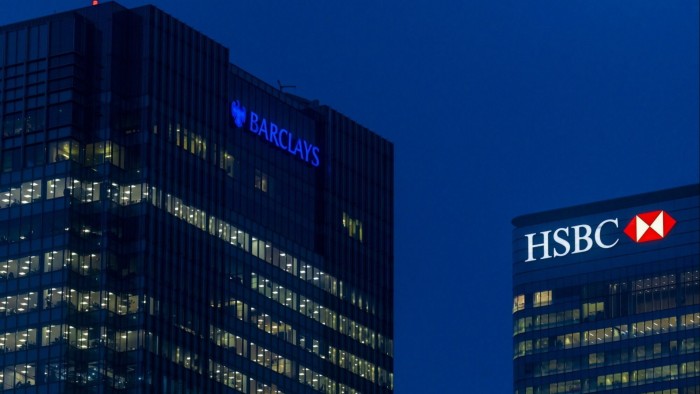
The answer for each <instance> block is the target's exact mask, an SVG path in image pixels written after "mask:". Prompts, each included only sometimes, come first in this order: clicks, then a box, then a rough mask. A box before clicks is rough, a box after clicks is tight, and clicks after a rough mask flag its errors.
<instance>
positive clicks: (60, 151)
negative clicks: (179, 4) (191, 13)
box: [0, 3, 394, 394]
mask: <svg viewBox="0 0 700 394" xmlns="http://www.w3.org/2000/svg"><path fill="white" fill-rule="evenodd" d="M0 109H1V110H0V130H1V133H0V141H1V144H2V150H1V155H0V165H1V166H2V170H1V172H0V389H1V390H8V392H21V393H64V392H66V393H68V392H85V393H151V392H160V393H229V392H243V393H306V392H321V393H337V394H341V393H391V392H393V335H394V331H393V330H394V325H393V321H394V316H393V288H394V283H393V258H394V257H393V255H394V251H393V146H392V144H391V143H390V142H388V141H386V140H385V139H383V138H381V137H379V136H378V135H376V134H374V133H373V132H371V131H370V130H368V129H367V128H365V127H362V126H361V125H359V124H357V123H356V122H354V121H352V120H351V119H349V118H348V117H346V116H344V115H342V114H341V113H339V112H337V111H335V110H333V109H331V108H329V107H327V106H324V105H321V104H319V103H318V102H316V101H309V100H305V99H303V98H300V97H296V96H292V95H289V94H285V93H283V92H280V91H279V90H278V89H275V88H273V87H271V86H270V85H268V84H266V83H264V82H262V81H261V80H259V79H258V78H256V77H254V76H253V75H251V74H249V73H248V72H246V71H244V70H242V69H240V68H239V67H237V66H235V65H233V64H231V63H230V62H229V51H228V49H227V48H225V47H223V46H222V45H220V44H218V43H216V42H214V41H213V40H211V39H210V38H208V37H206V36H204V35H202V34H201V33H199V32H197V31H195V30H194V29H192V28H190V27H188V26H187V25H185V24H184V23H182V22H179V21H178V20H176V19H174V18H173V17H171V16H169V15H167V14H165V13H164V12H162V11H160V10H158V9H157V8H154V7H152V6H145V7H139V8H134V9H127V8H125V7H122V6H120V5H118V4H116V3H106V4H102V5H98V6H94V7H87V8H83V9H78V10H75V11H71V12H65V13H59V14H53V15H50V16H46V17H42V18H38V19H34V20H30V21H25V22H18V23H15V24H12V25H7V26H2V27H0Z"/></svg>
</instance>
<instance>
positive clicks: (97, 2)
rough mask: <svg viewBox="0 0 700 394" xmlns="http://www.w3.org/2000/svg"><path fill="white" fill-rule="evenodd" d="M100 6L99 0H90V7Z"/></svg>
mask: <svg viewBox="0 0 700 394" xmlns="http://www.w3.org/2000/svg"><path fill="white" fill-rule="evenodd" d="M98 4H100V0H92V5H98Z"/></svg>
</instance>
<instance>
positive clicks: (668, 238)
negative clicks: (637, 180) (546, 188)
mask: <svg viewBox="0 0 700 394" xmlns="http://www.w3.org/2000/svg"><path fill="white" fill-rule="evenodd" d="M513 224H514V225H515V227H516V228H515V230H514V232H513V330H514V331H513V338H514V340H513V344H514V354H513V358H514V389H515V393H519V394H522V393H527V394H533V393H538V394H542V393H592V392H604V391H607V392H615V393H650V394H651V393H653V394H697V393H700V185H691V186H685V187H678V188H675V189H669V190H662V191H658V192H652V193H647V194H642V195H637V196H632V197H626V198H618V199H614V200H608V201H602V202H598V203H592V204H587V205H582V206H577V207H572V208H564V209H557V210H553V211H548V212H543V213H537V214H531V215H525V216H521V217H518V218H515V219H514V220H513Z"/></svg>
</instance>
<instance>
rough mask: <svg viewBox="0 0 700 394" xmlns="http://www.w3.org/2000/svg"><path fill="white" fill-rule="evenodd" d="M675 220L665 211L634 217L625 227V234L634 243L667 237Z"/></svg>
mask: <svg viewBox="0 0 700 394" xmlns="http://www.w3.org/2000/svg"><path fill="white" fill-rule="evenodd" d="M675 225H676V220H675V219H674V218H672V217H671V215H669V214H668V213H666V212H665V211H653V212H646V213H640V214H639V215H636V216H635V217H634V218H633V219H632V220H630V222H629V223H628V224H627V227H625V234H627V236H628V237H630V238H632V240H633V241H634V242H637V243H641V242H649V241H656V240H659V239H663V238H665V237H666V235H668V233H669V232H670V231H671V229H672V228H673V226H675Z"/></svg>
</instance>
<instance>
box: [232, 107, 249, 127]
mask: <svg viewBox="0 0 700 394" xmlns="http://www.w3.org/2000/svg"><path fill="white" fill-rule="evenodd" d="M231 116H233V121H234V122H235V123H236V126H237V127H243V124H244V123H245V118H246V110H245V107H243V106H241V102H240V101H238V100H236V101H234V102H232V103H231Z"/></svg>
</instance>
